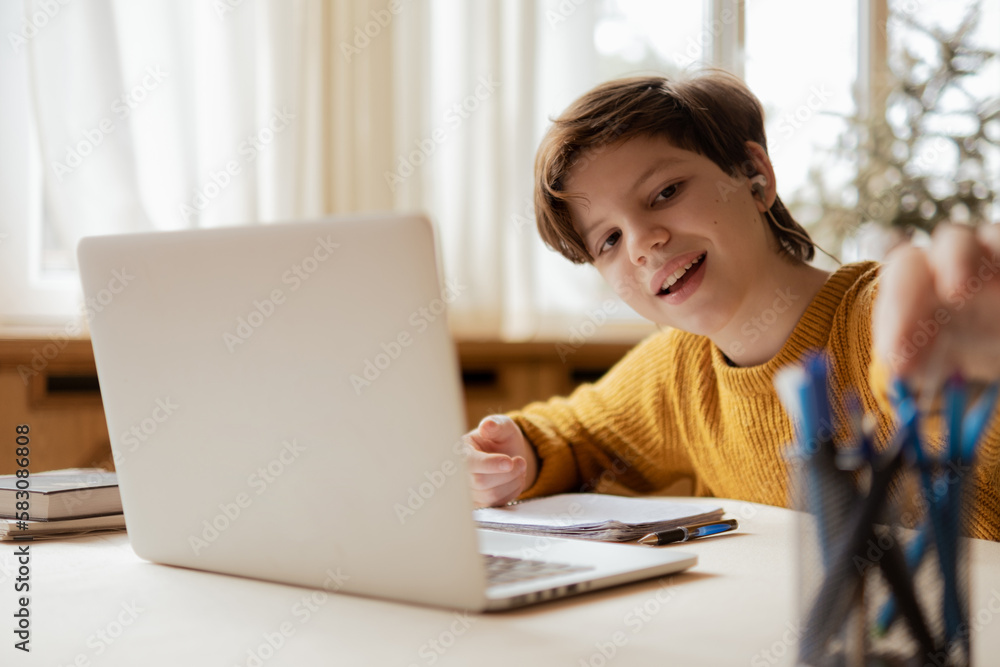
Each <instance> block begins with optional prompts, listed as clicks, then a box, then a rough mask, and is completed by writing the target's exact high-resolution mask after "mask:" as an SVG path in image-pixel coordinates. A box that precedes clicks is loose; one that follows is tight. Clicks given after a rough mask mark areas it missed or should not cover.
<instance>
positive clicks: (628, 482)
mask: <svg viewBox="0 0 1000 667" xmlns="http://www.w3.org/2000/svg"><path fill="white" fill-rule="evenodd" d="M766 147H767V140H766V138H765V136H764V129H763V113H762V110H761V107H760V103H759V102H758V101H757V99H756V98H755V97H754V96H753V94H752V93H751V92H750V91H749V90H747V89H746V87H745V86H744V85H743V84H742V82H740V81H739V80H738V79H736V78H735V77H731V76H729V75H726V74H723V73H718V72H712V73H707V74H703V75H701V76H698V77H695V78H692V79H689V80H686V81H668V80H666V79H664V78H661V77H636V78H630V79H623V80H619V81H612V82H609V83H606V84H603V85H601V86H598V87H597V88H595V89H594V90H592V91H591V92H589V93H587V94H586V95H584V96H583V97H582V98H580V99H579V100H577V101H576V102H575V103H574V104H573V105H572V106H570V108H569V109H567V111H566V112H565V113H564V114H563V115H562V116H560V117H559V118H558V119H556V121H555V122H554V125H553V127H552V128H551V129H550V131H549V132H548V134H547V135H546V137H545V138H544V139H543V141H542V145H541V146H540V148H539V150H538V155H537V158H536V163H535V174H536V186H535V211H536V218H537V222H538V228H539V232H540V233H541V235H542V238H543V239H544V240H545V242H546V243H547V244H548V245H549V246H550V247H552V248H554V249H555V250H557V251H558V252H560V253H561V254H563V255H564V256H565V257H567V258H568V259H569V260H570V261H573V262H577V263H583V262H588V263H591V264H593V265H594V266H595V268H597V270H598V271H599V272H600V273H601V274H602V275H603V276H604V278H605V279H606V280H607V281H608V282H609V283H610V284H611V285H612V286H613V287H614V288H615V290H616V291H617V292H618V294H619V295H620V296H621V297H622V299H623V300H624V301H625V302H626V303H628V304H629V305H630V306H631V307H632V308H633V309H635V310H636V312H638V313H639V314H641V315H642V316H644V317H646V318H648V319H650V320H652V321H653V322H656V323H658V324H661V325H665V326H667V327H671V328H670V329H668V330H665V331H662V332H660V333H658V334H654V335H653V336H650V337H649V338H647V339H646V340H645V341H643V342H642V343H640V344H639V345H638V346H636V348H634V349H633V350H632V351H631V352H629V354H628V355H626V357H625V358H624V359H622V361H621V362H619V363H618V364H617V365H616V366H615V367H614V368H613V369H612V370H610V371H609V372H608V374H607V375H606V376H605V377H604V378H602V379H601V380H600V381H599V382H597V383H595V384H593V385H584V386H581V387H579V388H578V389H577V390H576V391H575V392H574V393H573V394H572V395H571V396H569V397H568V398H553V399H552V400H550V401H548V402H547V403H534V404H532V405H529V406H527V407H525V408H524V409H523V410H520V411H517V412H514V413H512V414H510V415H506V416H504V415H493V416H490V417H487V418H485V419H484V420H483V421H482V422H481V423H480V425H479V426H478V428H476V429H475V430H473V431H471V432H470V433H468V434H467V435H466V436H465V441H466V443H467V444H468V445H469V446H470V448H471V452H470V470H471V472H472V485H473V489H474V498H475V500H476V502H477V503H478V504H481V505H498V504H503V503H506V502H508V501H510V500H513V499H515V498H528V497H534V496H539V495H548V494H552V493H558V492H565V491H575V490H579V489H581V488H583V489H593V488H594V487H595V485H597V484H598V483H608V482H613V483H615V484H617V485H618V486H619V487H624V488H625V489H628V490H631V491H634V492H637V493H654V492H656V491H657V490H660V489H664V488H667V487H669V486H670V485H672V484H673V483H674V482H677V481H679V480H681V479H687V480H689V481H690V482H692V483H693V485H694V494H695V495H712V496H718V497H728V498H736V499H742V500H749V501H754V502H760V503H766V504H772V505H787V503H788V498H787V487H788V484H787V482H788V470H787V466H786V462H785V460H784V455H783V451H782V450H783V447H784V445H785V443H788V442H790V441H791V440H792V439H793V429H792V424H791V422H790V420H789V419H788V417H787V415H786V414H785V411H784V409H783V408H782V406H781V404H780V402H779V400H778V398H777V395H776V393H775V390H774V385H773V379H774V373H775V371H777V370H778V369H780V368H781V367H783V366H785V365H788V364H791V363H795V362H797V361H800V360H801V359H802V358H803V355H805V354H806V353H808V352H809V351H811V350H816V349H823V350H825V351H826V353H827V354H828V356H829V359H830V366H831V372H830V380H831V384H832V387H833V395H834V396H836V397H839V398H840V399H842V397H844V396H845V393H846V392H848V390H850V391H852V392H854V393H856V394H857V395H858V397H859V398H860V400H861V403H862V405H863V407H864V409H865V411H866V412H869V413H871V414H873V415H874V416H875V417H876V422H877V428H876V440H877V445H878V446H884V444H885V443H886V441H887V439H888V437H889V434H890V433H891V432H892V430H893V423H892V415H891V412H890V411H889V409H888V404H887V402H886V399H885V396H884V391H878V392H877V391H874V390H873V389H872V387H873V386H875V387H876V388H880V389H884V387H885V386H886V385H887V381H888V377H889V373H890V370H891V372H892V373H896V374H900V375H903V376H904V377H906V378H908V379H911V380H915V379H917V378H924V379H925V381H927V382H932V383H933V382H934V381H935V379H936V378H938V377H943V375H940V374H941V373H942V372H950V371H954V370H958V371H961V372H962V373H963V374H964V375H965V376H966V377H972V378H976V379H981V380H995V379H997V378H998V377H1000V361H998V359H1000V355H998V354H997V349H998V341H1000V280H996V281H992V282H990V281H989V279H990V278H992V273H989V271H993V270H994V269H992V268H991V269H990V270H989V271H986V273H987V274H989V275H987V276H979V281H978V282H977V283H975V284H978V285H979V287H978V289H977V290H976V291H975V292H974V293H972V292H971V290H970V285H971V284H973V283H970V281H971V280H972V279H973V278H974V277H976V276H977V273H983V267H984V266H989V267H993V266H994V265H996V263H997V259H996V254H997V251H998V250H1000V234H998V233H997V232H998V229H1000V227H998V226H997V225H986V226H984V227H982V228H981V229H980V230H979V233H978V235H977V234H976V233H975V232H973V231H972V230H971V229H970V228H959V227H957V226H945V228H943V229H942V230H941V231H940V232H939V233H936V234H935V236H934V242H933V244H932V246H931V247H930V248H929V249H927V250H918V249H914V248H910V247H907V248H903V249H900V250H898V251H896V252H895V253H894V256H893V259H892V261H890V262H889V263H887V266H886V267H885V268H884V269H880V267H879V266H878V265H877V264H876V263H874V262H862V263H857V264H851V265H846V266H842V267H841V268H839V269H838V270H836V271H834V272H833V273H827V272H825V271H822V270H820V269H817V268H815V267H813V266H811V265H809V264H808V262H809V261H810V260H811V259H812V257H813V253H814V249H813V243H812V241H811V239H810V238H809V235H808V234H807V233H806V231H805V230H804V229H803V228H802V227H801V226H799V225H798V223H796V222H795V221H794V220H793V219H792V217H791V215H790V214H789V213H788V210H787V209H786V208H785V207H784V205H783V204H782V203H781V200H780V199H779V198H778V196H777V192H776V184H775V177H774V171H773V169H772V166H771V162H770V159H769V158H768V155H767V149H766ZM991 258H992V259H991ZM991 262H992V263H991ZM997 268H998V269H1000V266H998V267H997ZM880 273H881V274H882V275H881V276H880V275H879V274H880ZM880 285H881V287H880ZM961 290H964V291H961ZM879 291H881V292H882V294H881V295H880V297H879V298H878V299H877V300H876V294H877V292H879ZM956 294H962V295H963V296H962V297H961V299H956V296H955V295H956ZM942 332H944V333H946V334H947V335H941V333H942ZM959 332H961V338H960V337H959ZM873 338H874V340H873ZM875 350H878V353H877V354H876V352H875ZM928 368H930V369H932V370H934V371H936V372H937V373H938V375H936V376H935V377H932V378H930V379H929V380H927V379H926V372H927V369H928ZM834 417H835V419H836V424H837V425H840V424H843V423H844V417H845V413H844V411H843V409H842V408H840V407H839V406H834ZM996 421H1000V420H996ZM998 459H1000V429H998V428H997V424H996V423H994V424H993V427H992V428H991V430H990V433H989V435H988V437H987V438H986V439H985V440H984V442H983V443H982V446H981V450H980V456H979V464H978V465H977V470H976V472H975V474H974V475H973V477H974V481H973V485H974V487H975V502H974V503H972V507H971V511H970V512H969V513H968V516H966V517H965V519H966V521H967V526H968V530H969V532H970V534H971V535H973V536H975V537H983V538H988V539H994V540H998V539H1000V491H998V485H1000V477H998Z"/></svg>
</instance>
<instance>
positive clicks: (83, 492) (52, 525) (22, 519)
mask: <svg viewBox="0 0 1000 667" xmlns="http://www.w3.org/2000/svg"><path fill="white" fill-rule="evenodd" d="M19 482H20V484H19ZM25 482H27V488H24V487H25ZM25 503H27V504H25ZM124 529H125V515H124V514H122V499H121V494H120V493H119V492H118V478H117V476H116V475H115V473H113V472H107V471H106V470H101V469H98V468H72V469H66V470H52V471H49V472H41V473H36V474H32V475H30V476H28V477H27V478H19V477H17V476H16V475H0V542H2V541H13V540H18V539H28V538H31V539H35V540H38V539H53V538H61V537H75V536H78V535H84V534H91V533H95V532H106V531H118V530H124Z"/></svg>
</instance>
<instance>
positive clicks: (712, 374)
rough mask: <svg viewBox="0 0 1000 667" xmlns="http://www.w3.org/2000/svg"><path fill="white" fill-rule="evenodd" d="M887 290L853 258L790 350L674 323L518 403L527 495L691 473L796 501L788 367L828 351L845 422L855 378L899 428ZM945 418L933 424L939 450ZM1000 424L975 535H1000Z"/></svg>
mask: <svg viewBox="0 0 1000 667" xmlns="http://www.w3.org/2000/svg"><path fill="white" fill-rule="evenodd" d="M877 288H878V265H877V264H876V263H874V262H861V263H857V264H848V265H845V266H843V267H841V268H840V269H839V270H837V271H836V272H835V273H833V274H832V275H831V276H830V278H829V279H828V280H827V282H826V284H825V285H824V286H823V288H822V289H821V290H820V292H819V293H818V294H817V295H816V297H815V298H814V299H813V301H812V302H811V303H810V304H809V306H808V308H807V309H806V311H805V313H804V314H803V315H802V318H801V319H800V320H799V322H798V324H797V325H796V327H795V329H794V331H793V332H792V334H791V336H789V338H788V340H787V341H786V342H785V344H784V346H783V347H782V348H781V350H780V351H779V352H778V354H777V355H776V356H775V357H774V358H773V359H771V360H770V361H768V362H766V363H764V364H761V365H759V366H752V367H745V368H738V367H733V366H730V365H728V364H727V362H726V359H725V357H724V356H723V355H722V352H721V351H720V350H719V349H718V348H717V347H716V346H715V345H714V344H713V343H712V342H711V341H710V340H709V339H707V338H705V337H703V336H697V335H694V334H689V333H686V332H683V331H680V330H677V329H672V330H667V331H664V332H661V333H657V334H654V335H652V336H650V337H649V338H647V339H646V340H644V341H643V342H641V343H640V344H639V345H637V346H636V347H635V348H634V349H632V350H631V351H630V352H629V353H628V354H627V355H626V356H625V357H624V358H623V359H622V360H621V361H620V362H619V363H618V364H616V365H615V367H614V368H612V369H611V370H610V371H608V373H607V374H606V375H605V376H604V377H603V378H601V380H599V381H598V382H597V383H595V384H587V385H582V386H580V387H578V388H577V389H576V391H574V392H573V394H572V395H570V396H569V397H568V398H563V397H558V398H553V399H551V400H549V401H547V402H539V403H532V404H530V405H528V406H527V407H525V408H524V409H522V410H520V411H517V412H513V413H511V414H510V416H511V417H512V418H513V419H514V420H515V421H516V422H517V424H518V425H519V426H520V427H521V429H522V431H524V433H525V435H526V436H527V438H528V440H529V441H530V442H531V443H532V445H533V446H534V447H535V450H536V452H537V453H538V457H539V463H540V467H539V475H538V479H537V481H536V483H535V485H534V486H533V487H532V488H531V489H528V490H527V491H526V492H525V493H524V494H523V496H522V497H523V498H530V497H535V496H541V495H549V494H552V493H559V492H565V491H576V490H581V489H582V490H594V489H595V488H598V489H605V488H609V487H611V488H617V489H619V490H621V491H624V492H634V493H640V494H646V493H655V492H657V491H659V490H661V489H665V488H667V487H669V486H670V485H672V484H674V483H675V482H677V481H678V480H680V479H683V478H687V479H689V480H690V481H691V482H693V485H694V494H695V495H698V496H717V497H721V498H734V499H738V500H748V501H752V502H757V503H764V504H767V505H778V506H784V507H788V506H789V493H788V486H789V485H788V478H789V465H788V463H787V462H786V460H785V449H786V446H787V444H788V443H790V442H791V441H792V439H793V426H792V423H791V421H790V419H789V418H788V415H787V414H786V413H785V410H784V408H783V406H782V405H781V402H780V401H779V400H778V396H777V393H776V392H775V389H774V374H775V372H776V371H777V370H779V369H781V368H782V367H784V366H786V365H789V364H793V363H798V362H799V361H801V360H802V358H803V356H804V355H805V354H807V353H808V352H810V351H815V350H820V349H823V350H825V351H826V353H827V354H828V355H829V357H830V362H831V374H830V380H831V387H832V396H833V400H832V403H833V406H834V419H835V420H836V423H837V424H838V425H842V424H844V418H845V416H846V412H845V409H844V407H843V398H844V396H845V395H846V393H847V390H848V388H849V389H850V392H853V393H854V394H855V395H856V396H857V397H858V398H859V399H860V401H861V403H862V405H863V406H864V409H865V411H866V412H868V413H869V414H871V415H872V416H873V417H875V418H876V424H877V432H876V433H877V436H876V437H877V446H878V447H880V448H881V447H884V446H885V443H886V442H887V441H888V438H889V437H890V436H891V433H892V432H893V430H894V427H893V421H892V419H893V418H892V415H891V412H890V411H889V410H888V404H887V401H886V399H885V386H886V384H885V383H886V381H887V379H888V374H887V373H886V371H885V370H884V369H883V368H882V367H881V366H880V365H879V364H874V365H873V364H872V335H871V315H872V306H873V304H874V301H875V294H876V292H877ZM873 386H875V387H876V388H877V390H873V389H872V387H873ZM937 421H939V420H933V421H931V422H930V423H929V424H928V433H929V434H932V435H933V436H934V437H935V438H936V441H935V443H934V444H933V447H934V448H935V449H937V448H938V447H939V446H940V445H939V438H937V431H936V428H937V425H938V424H937ZM998 422H1000V420H996V419H994V421H993V424H992V425H991V428H990V432H989V434H988V437H987V438H986V441H985V442H983V443H982V445H983V447H982V449H981V451H980V457H979V459H978V463H977V470H976V471H975V473H974V475H973V478H974V481H973V486H974V487H975V488H974V493H973V502H972V503H971V504H970V510H969V511H968V512H967V513H966V516H965V517H963V518H964V519H965V521H966V522H967V529H968V533H969V534H970V535H972V536H974V537H980V538H986V539H991V540H1000V471H998V469H1000V428H998V426H1000V424H998Z"/></svg>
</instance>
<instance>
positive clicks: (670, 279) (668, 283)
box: [660, 255, 701, 292]
mask: <svg viewBox="0 0 1000 667" xmlns="http://www.w3.org/2000/svg"><path fill="white" fill-rule="evenodd" d="M700 261H701V255H699V256H698V257H695V258H694V259H693V260H691V262H689V263H688V264H685V265H684V267H683V268H680V269H677V270H676V271H674V272H673V273H672V274H670V275H669V276H667V279H666V280H664V281H663V285H662V286H660V291H661V292H662V291H663V290H665V289H669V288H671V287H673V285H674V283H676V282H677V281H678V280H680V279H681V276H683V275H684V274H685V273H687V271H688V269H690V268H691V267H692V266H694V265H695V264H697V263H698V262H700Z"/></svg>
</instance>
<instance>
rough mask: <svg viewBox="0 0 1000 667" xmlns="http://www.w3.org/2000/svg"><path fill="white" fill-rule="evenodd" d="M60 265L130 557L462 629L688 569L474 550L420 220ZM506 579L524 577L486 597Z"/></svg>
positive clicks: (579, 545) (183, 240)
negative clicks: (97, 399) (464, 618)
mask: <svg viewBox="0 0 1000 667" xmlns="http://www.w3.org/2000/svg"><path fill="white" fill-rule="evenodd" d="M78 254H79V263H80V275H81V279H82V282H83V291H84V295H85V298H86V300H87V307H88V309H89V310H90V311H91V312H92V315H93V318H92V320H91V323H90V327H91V337H92V340H93V345H94V355H95V358H96V362H97V371H98V376H99V379H100V383H101V393H102V396H103V400H104V408H105V412H106V415H107V421H108V428H109V430H110V434H111V448H112V451H113V454H114V459H115V463H116V467H117V470H118V476H119V483H120V486H121V492H122V502H123V505H124V511H125V520H126V523H127V526H128V533H129V537H130V540H131V543H132V547H133V548H134V550H135V552H136V553H137V554H138V555H139V556H140V557H142V558H145V559H147V560H150V561H154V562H158V563H166V564H170V565H179V566H184V567H190V568H196V569H199V570H208V571H212V572H221V573H226V574H234V575H241V576H246V577H254V578H258V579H266V580H272V581H278V582H285V583H289V584H296V585H302V586H310V587H317V588H325V589H327V590H332V591H341V592H346V593H356V594H362V595H368V596H375V597H380V598H388V599H392V600H402V601H407V602H415V603H423V604H428V605H435V606H443V607H450V608H460V609H469V610H477V611H482V610H497V609H505V608H510V607H516V606H520V605H524V604H530V603H533V602H537V601H541V600H548V599H551V598H555V597H561V596H564V595H570V594H574V593H580V592H584V591H587V590H592V589H596V588H602V587H606V586H611V585H615V584H620V583H624V582H628V581H634V580H638V579H643V578H648V577H655V576H658V575H663V574H667V573H670V572H675V571H678V570H682V569H685V568H687V567H690V566H692V565H694V564H695V561H696V559H695V557H694V556H692V555H689V554H684V553H681V552H677V551H674V550H672V549H656V548H649V547H641V546H636V545H623V544H608V543H595V542H586V541H582V540H568V539H555V538H551V539H549V538H539V537H533V536H526V535H515V534H508V533H499V532H493V531H484V530H477V529H476V527H475V523H474V521H473V518H472V508H473V504H472V500H471V493H470V490H469V488H468V479H467V470H466V465H465V460H464V453H463V452H464V450H463V448H462V446H461V440H460V437H461V434H462V433H463V432H464V431H465V419H464V411H463V402H462V391H461V383H460V376H459V369H458V364H457V358H456V352H455V347H454V344H453V342H452V339H451V337H450V334H449V330H448V327H447V322H446V310H447V305H448V303H449V302H451V301H454V299H455V298H456V297H457V296H459V293H460V292H461V290H462V289H463V288H462V286H461V285H456V284H450V283H447V282H444V283H442V282H440V281H439V279H438V271H437V266H436V261H435V252H434V237H433V234H432V228H431V225H430V223H429V222H428V221H427V220H426V219H425V218H423V217H420V216H405V215H389V214H385V215H374V216H355V217H344V218H329V219H325V220H321V221H316V222H308V223H288V224H275V225H262V226H254V227H238V228H221V229H205V230H193V231H180V232H160V233H148V234H130V235H120V236H101V237H89V238H85V239H83V240H82V241H81V242H80V245H79V249H78ZM483 554H489V555H491V557H489V558H487V557H485V556H484V555H483ZM524 558H527V559H529V560H532V561H538V562H539V563H540V564H539V563H536V564H534V565H532V566H531V567H529V570H531V572H529V573H528V574H526V575H524V574H521V573H517V574H512V573H511V572H509V571H507V572H505V573H502V574H501V575H500V576H499V580H498V581H496V582H495V583H490V582H489V581H488V574H487V569H488V568H490V569H493V568H495V567H496V566H497V565H496V564H497V563H499V564H500V565H499V568H500V569H501V570H509V569H510V568H512V567H514V561H513V560H511V559H524ZM487 561H489V562H490V563H491V564H489V565H488V564H487ZM518 572H520V570H518ZM525 577H528V578H525Z"/></svg>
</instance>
